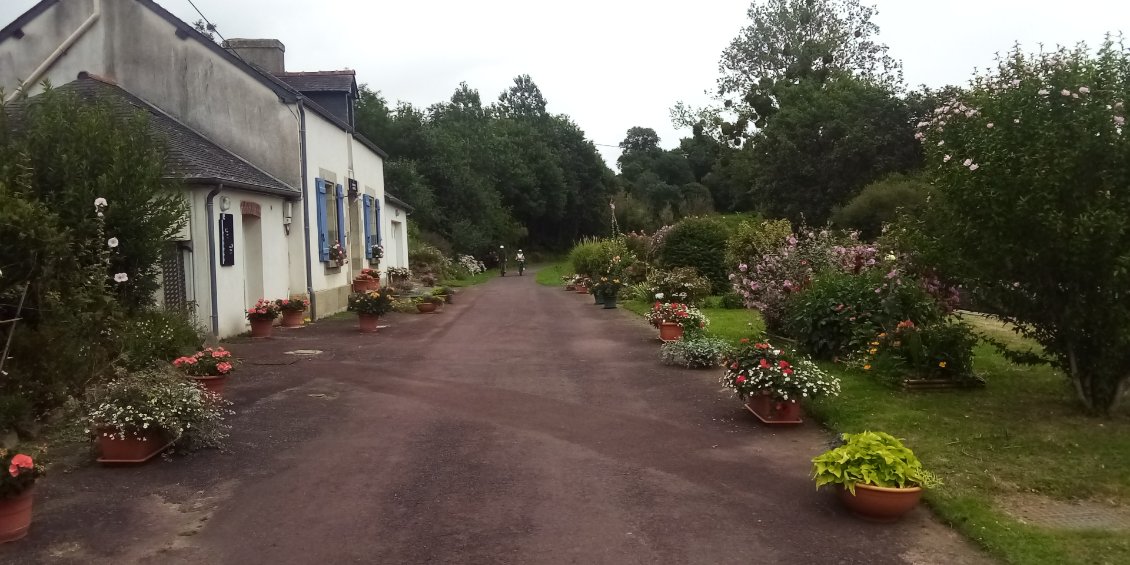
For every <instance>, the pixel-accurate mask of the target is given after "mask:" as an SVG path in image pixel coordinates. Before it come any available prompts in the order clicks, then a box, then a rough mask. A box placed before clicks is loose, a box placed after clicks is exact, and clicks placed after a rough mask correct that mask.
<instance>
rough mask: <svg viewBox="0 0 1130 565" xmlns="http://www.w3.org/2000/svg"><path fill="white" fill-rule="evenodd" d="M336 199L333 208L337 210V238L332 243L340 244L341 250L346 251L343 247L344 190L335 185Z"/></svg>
mask: <svg viewBox="0 0 1130 565" xmlns="http://www.w3.org/2000/svg"><path fill="white" fill-rule="evenodd" d="M335 195H336V198H335V199H334V206H335V207H336V208H337V237H335V238H334V241H337V242H338V243H340V244H341V248H342V249H346V245H345V189H343V188H342V187H341V185H340V184H339V185H337V190H336V191H335Z"/></svg>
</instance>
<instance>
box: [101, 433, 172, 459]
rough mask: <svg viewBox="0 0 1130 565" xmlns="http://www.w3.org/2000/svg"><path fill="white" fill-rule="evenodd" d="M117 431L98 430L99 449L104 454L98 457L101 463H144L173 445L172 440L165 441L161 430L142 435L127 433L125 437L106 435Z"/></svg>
mask: <svg viewBox="0 0 1130 565" xmlns="http://www.w3.org/2000/svg"><path fill="white" fill-rule="evenodd" d="M116 431H117V430H115V429H113V428H102V429H99V430H98V432H97V433H98V451H99V453H101V455H102V456H101V457H99V458H98V462H99V463H144V462H146V461H148V460H150V459H152V458H153V457H155V456H156V455H157V454H158V453H161V452H162V451H164V449H165V448H166V447H168V446H170V445H172V442H167V441H165V438H164V436H163V435H162V434H161V432H160V430H150V431H147V432H146V433H145V434H144V435H142V436H141V437H137V436H135V435H133V434H126V438H125V439H118V438H117V437H114V438H110V437H107V436H106V435H104V434H107V433H115V432H116Z"/></svg>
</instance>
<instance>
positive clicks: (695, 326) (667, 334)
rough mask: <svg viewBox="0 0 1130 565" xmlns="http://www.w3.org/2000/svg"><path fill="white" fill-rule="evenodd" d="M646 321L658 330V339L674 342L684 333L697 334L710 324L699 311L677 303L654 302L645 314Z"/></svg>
mask: <svg viewBox="0 0 1130 565" xmlns="http://www.w3.org/2000/svg"><path fill="white" fill-rule="evenodd" d="M647 321H648V323H650V324H651V325H652V326H655V327H657V328H659V339H661V340H663V341H675V340H678V339H681V338H682V337H683V334H684V333H686V332H688V331H689V332H698V331H701V330H703V329H705V328H706V326H707V325H709V324H710V320H708V319H707V318H706V316H705V315H704V314H703V313H702V311H701V310H699V309H698V308H695V307H694V306H687V305H686V304H680V303H678V302H656V303H655V304H654V305H653V306H652V307H651V311H650V312H648V313H647Z"/></svg>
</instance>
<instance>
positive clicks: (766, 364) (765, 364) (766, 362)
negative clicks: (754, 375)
mask: <svg viewBox="0 0 1130 565" xmlns="http://www.w3.org/2000/svg"><path fill="white" fill-rule="evenodd" d="M761 368H762V369H768V368H769V360H768V359H762V360H761Z"/></svg>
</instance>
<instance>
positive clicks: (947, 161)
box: [942, 155, 953, 163]
mask: <svg viewBox="0 0 1130 565" xmlns="http://www.w3.org/2000/svg"><path fill="white" fill-rule="evenodd" d="M952 158H953V156H952V155H946V156H945V157H942V162H943V163H949V162H950V159H952Z"/></svg>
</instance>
